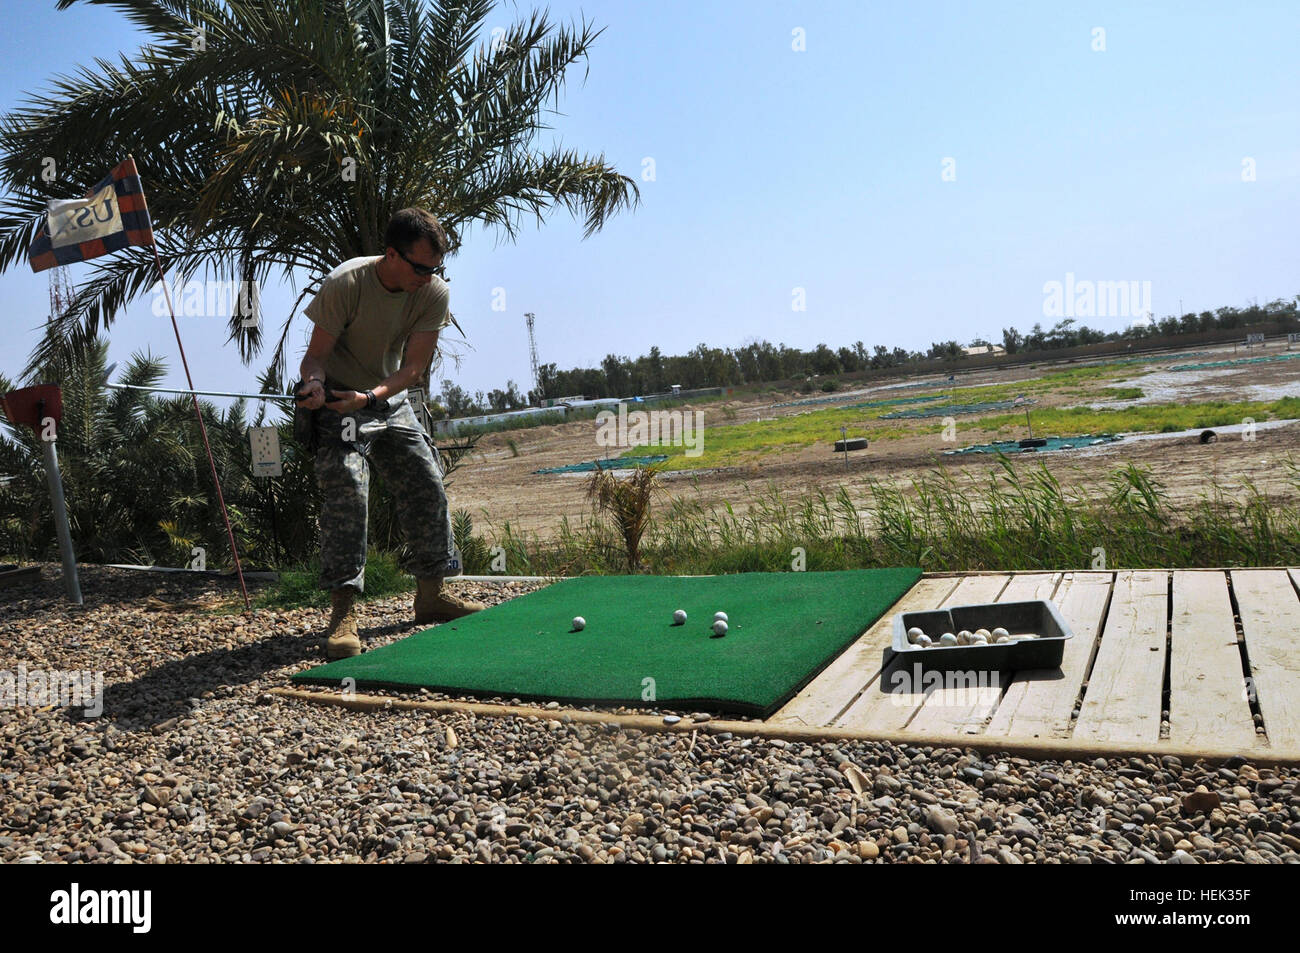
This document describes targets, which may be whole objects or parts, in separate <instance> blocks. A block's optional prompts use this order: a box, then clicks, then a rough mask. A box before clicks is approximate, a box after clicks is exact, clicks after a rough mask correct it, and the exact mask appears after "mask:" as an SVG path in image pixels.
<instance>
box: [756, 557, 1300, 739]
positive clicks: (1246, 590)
mask: <svg viewBox="0 0 1300 953" xmlns="http://www.w3.org/2000/svg"><path fill="white" fill-rule="evenodd" d="M1040 598H1041V599H1051V600H1052V601H1053V602H1055V604H1056V605H1057V607H1058V608H1059V609H1060V610H1061V614H1062V616H1063V617H1064V618H1065V620H1066V623H1067V624H1068V625H1069V626H1070V628H1071V631H1072V632H1073V634H1074V637H1073V638H1072V639H1070V640H1069V641H1068V642H1066V645H1065V654H1064V657H1063V659H1062V663H1061V666H1060V668H1058V669H1051V670H1039V671H1023V672H1014V673H1011V675H1010V677H1009V678H1007V677H1005V673H1004V678H1003V679H1001V684H995V685H990V684H982V685H981V684H978V683H975V682H973V681H972V682H971V683H969V684H966V685H964V686H963V685H961V684H958V685H957V686H956V687H938V688H932V690H931V691H930V692H929V693H928V694H927V693H926V692H924V691H922V690H921V687H922V686H917V685H913V684H912V676H913V674H914V673H910V672H906V671H904V670H902V668H901V663H900V662H899V660H897V659H893V660H890V661H888V662H886V658H885V648H886V647H887V646H888V644H889V639H890V634H891V627H892V622H893V617H894V616H895V615H896V614H897V613H899V612H905V611H920V610H925V609H936V608H942V607H944V606H953V605H961V604H964V603H973V602H1007V601H1019V600H1024V599H1040ZM1234 610H1235V612H1234ZM1237 615H1239V616H1240V627H1239V626H1238V622H1237V617H1236V616H1237ZM1297 632H1300V569H1297V568H1290V569H1288V568H1278V569H1234V570H1224V569H1213V570H1177V571H1168V570H1126V571H1118V572H1093V571H1088V572H1055V573H1045V572H1032V573H1031V572H1024V573H972V574H951V573H945V574H927V575H926V576H924V577H923V578H922V580H921V581H920V582H919V583H918V584H917V585H916V586H915V587H913V589H912V590H911V592H909V593H908V594H907V595H905V596H904V597H903V598H902V599H901V600H899V602H898V603H897V604H895V605H894V606H892V607H891V608H890V610H889V611H888V612H886V614H885V615H884V616H883V617H882V618H881V619H880V620H879V621H878V622H877V623H876V624H875V625H873V626H872V627H871V628H870V629H869V630H868V631H867V632H865V633H864V634H863V635H862V636H861V637H860V638H859V640H858V641H857V642H856V643H855V644H854V645H853V646H851V647H850V648H849V649H848V650H847V651H846V652H844V653H843V654H842V655H841V656H840V657H839V658H837V659H836V660H835V661H834V662H833V663H832V664H831V665H830V666H828V667H827V668H826V670H825V671H824V672H822V673H821V675H819V676H818V677H817V678H816V679H814V680H813V681H812V682H811V683H809V684H808V685H807V686H806V687H805V688H804V690H803V691H801V692H800V693H799V694H798V695H797V696H796V697H795V698H794V699H792V700H791V701H790V702H789V703H788V704H787V705H786V706H784V707H783V708H782V709H781V710H780V711H778V712H777V713H776V714H775V715H773V716H772V718H771V719H769V722H771V723H773V724H776V725H785V726H791V727H794V726H806V727H809V728H829V729H843V730H851V731H865V732H872V733H876V734H880V735H883V736H886V737H896V738H898V740H900V741H905V740H907V739H908V738H909V737H917V738H920V737H924V738H927V739H935V738H941V739H945V740H949V741H951V743H952V744H954V745H961V744H971V743H973V742H974V740H975V739H977V738H990V737H996V738H1003V739H1006V740H1007V742H1008V743H1011V742H1032V741H1033V740H1034V739H1041V740H1044V741H1046V740H1049V739H1050V740H1051V741H1053V743H1056V744H1060V743H1061V742H1063V741H1069V740H1076V741H1078V742H1080V744H1081V747H1088V748H1090V749H1096V747H1097V746H1099V745H1100V746H1103V747H1104V746H1107V745H1110V746H1113V747H1114V748H1116V750H1130V751H1131V750H1135V746H1137V748H1138V749H1141V750H1150V751H1155V752H1158V751H1160V750H1161V748H1162V747H1165V748H1177V749H1179V750H1187V749H1195V748H1198V747H1204V748H1206V749H1213V750H1220V751H1222V750H1225V749H1232V750H1241V751H1242V752H1243V753H1249V752H1250V751H1257V752H1266V751H1268V750H1269V749H1271V748H1272V749H1278V750H1289V751H1295V750H1300V639H1298V638H1296V636H1295V634H1296V633H1297ZM1247 678H1249V679H1250V681H1247V680H1246V679H1247ZM1252 705H1253V707H1252ZM1166 707H1167V709H1168V711H1169V724H1168V727H1167V728H1162V725H1161V721H1162V712H1163V711H1164V710H1165V709H1166ZM1076 711H1077V714H1076ZM1257 714H1258V715H1260V716H1262V721H1263V729H1264V730H1263V732H1262V733H1261V732H1258V731H1257V730H1256V721H1255V715H1257Z"/></svg>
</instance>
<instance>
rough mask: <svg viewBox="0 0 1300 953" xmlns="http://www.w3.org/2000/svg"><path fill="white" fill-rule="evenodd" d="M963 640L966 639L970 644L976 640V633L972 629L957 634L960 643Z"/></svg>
mask: <svg viewBox="0 0 1300 953" xmlns="http://www.w3.org/2000/svg"><path fill="white" fill-rule="evenodd" d="M963 638H965V639H966V641H967V642H970V641H971V640H972V639H974V638H975V633H974V632H972V631H971V630H970V629H962V630H961V631H960V632H958V633H957V641H958V642H960V641H961V640H962V639H963Z"/></svg>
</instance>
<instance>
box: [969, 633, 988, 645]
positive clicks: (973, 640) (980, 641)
mask: <svg viewBox="0 0 1300 953" xmlns="http://www.w3.org/2000/svg"><path fill="white" fill-rule="evenodd" d="M970 644H971V645H988V644H989V640H988V639H987V638H986V637H985V636H982V635H972V636H971V637H970Z"/></svg>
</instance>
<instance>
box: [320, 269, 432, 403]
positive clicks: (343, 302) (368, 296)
mask: <svg viewBox="0 0 1300 953" xmlns="http://www.w3.org/2000/svg"><path fill="white" fill-rule="evenodd" d="M381 260H382V256H373V257H364V258H350V259H348V260H347V261H345V262H344V263H343V264H341V265H339V266H338V267H337V268H335V269H334V270H333V271H331V272H330V273H329V274H328V275H326V277H325V280H324V281H323V282H322V283H321V287H320V291H318V292H316V297H314V298H313V299H312V300H311V304H309V305H307V308H306V314H307V317H309V318H311V319H312V321H313V322H315V324H316V326H317V327H319V328H321V329H323V330H325V331H328V332H329V333H330V334H332V335H334V336H335V337H337V338H338V341H337V342H336V343H335V345H334V350H333V351H331V352H330V355H329V357H327V358H326V359H325V375H326V377H328V378H329V380H330V382H331V383H337V384H341V385H342V386H344V387H347V388H349V389H351V390H356V391H365V390H369V389H370V388H372V387H375V386H377V385H378V384H379V383H380V382H381V381H383V380H384V379H385V378H387V377H390V376H392V375H393V374H394V373H396V372H397V370H398V368H400V367H401V366H402V350H403V348H404V347H405V346H406V339H407V338H409V337H410V336H411V335H412V334H414V333H416V332H418V331H440V330H441V329H442V328H444V327H446V326H447V325H448V324H449V323H450V322H451V315H450V311H449V308H448V302H449V300H450V289H448V287H447V283H446V282H445V281H443V280H442V279H441V278H439V277H437V276H436V275H435V276H434V277H433V280H432V281H430V282H429V283H428V284H427V285H425V286H424V287H423V288H421V289H420V290H419V291H415V292H412V293H410V294H408V293H407V292H405V291H389V290H388V289H387V288H385V287H384V286H383V285H381V284H380V283H379V275H378V273H377V272H376V271H375V266H376V265H377V264H378V263H379V262H380V261H381Z"/></svg>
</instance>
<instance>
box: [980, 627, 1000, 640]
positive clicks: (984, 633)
mask: <svg viewBox="0 0 1300 953" xmlns="http://www.w3.org/2000/svg"><path fill="white" fill-rule="evenodd" d="M975 634H976V635H982V636H984V638H986V639H992V638H993V637H994V636H995V635H997V633H996V632H990V631H989V630H988V629H976V630H975ZM995 641H996V640H995Z"/></svg>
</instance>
